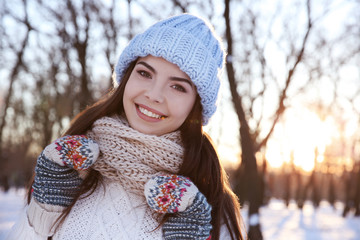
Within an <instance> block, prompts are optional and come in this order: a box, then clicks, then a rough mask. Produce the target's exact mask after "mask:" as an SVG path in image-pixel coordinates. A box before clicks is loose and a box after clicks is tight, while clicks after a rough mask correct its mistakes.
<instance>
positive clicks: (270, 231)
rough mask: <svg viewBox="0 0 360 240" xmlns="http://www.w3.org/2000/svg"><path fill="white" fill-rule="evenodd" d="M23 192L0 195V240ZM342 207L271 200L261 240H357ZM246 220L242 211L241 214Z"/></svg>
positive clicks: (358, 223) (358, 220)
mask: <svg viewBox="0 0 360 240" xmlns="http://www.w3.org/2000/svg"><path fill="white" fill-rule="evenodd" d="M25 194H26V191H25V190H24V189H20V190H15V189H10V190H9V191H8V192H7V193H4V192H0V240H3V239H5V237H6V235H7V234H8V232H9V231H10V228H11V227H12V225H13V224H14V223H15V221H16V220H17V219H18V217H19V214H20V212H21V211H22V210H23V208H24V202H25V201H24V197H25ZM342 209H343V205H342V204H341V203H337V204H336V206H335V209H334V208H332V207H331V206H330V205H329V204H328V203H327V202H321V204H320V207H319V208H317V209H314V208H313V206H312V204H311V203H310V202H306V203H305V205H304V208H303V210H302V211H301V210H299V209H298V208H297V207H296V204H295V203H294V202H291V203H290V205H289V207H288V208H286V206H285V204H284V203H283V202H282V201H281V200H276V199H272V200H271V201H270V203H269V204H268V205H267V206H265V207H262V208H261V209H260V222H261V228H262V232H263V236H264V239H265V240H340V239H341V240H359V239H360V217H354V216H353V215H352V214H349V216H347V217H346V218H343V217H342V216H341V213H342ZM242 214H243V217H244V219H245V220H246V218H247V210H246V207H245V208H244V209H243V210H242Z"/></svg>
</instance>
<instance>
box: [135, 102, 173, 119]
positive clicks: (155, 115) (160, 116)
mask: <svg viewBox="0 0 360 240" xmlns="http://www.w3.org/2000/svg"><path fill="white" fill-rule="evenodd" d="M136 107H137V108H138V109H139V111H140V112H141V113H142V114H144V115H146V116H148V117H151V118H156V119H165V118H166V116H162V115H159V114H156V113H153V112H151V111H149V110H147V109H145V108H143V107H141V106H139V105H136Z"/></svg>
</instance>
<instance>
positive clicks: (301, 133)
mask: <svg viewBox="0 0 360 240" xmlns="http://www.w3.org/2000/svg"><path fill="white" fill-rule="evenodd" d="M336 133H337V129H336V127H335V124H334V119H333V118H332V117H330V116H329V117H326V118H325V119H324V120H321V119H320V118H319V116H318V115H317V114H316V113H314V112H311V111H310V110H307V109H304V108H297V109H289V111H288V112H287V113H286V114H285V115H284V119H283V121H282V122H279V124H278V126H277V127H276V129H275V131H274V137H273V138H272V139H271V140H269V143H268V147H267V152H266V158H267V160H268V161H269V164H270V165H271V166H272V167H275V168H277V167H280V166H281V165H282V164H283V163H284V162H288V163H289V162H291V161H293V163H294V165H295V166H298V167H301V168H302V169H303V170H304V171H311V170H312V169H313V168H314V167H315V162H322V161H323V160H324V153H325V150H326V146H328V145H329V144H330V143H331V142H332V139H333V138H334V137H337V134H336Z"/></svg>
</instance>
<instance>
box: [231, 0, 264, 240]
mask: <svg viewBox="0 0 360 240" xmlns="http://www.w3.org/2000/svg"><path fill="white" fill-rule="evenodd" d="M224 18H225V22H226V40H227V45H228V61H227V64H226V70H227V75H228V80H229V84H230V91H231V96H232V101H233V104H234V108H235V111H236V113H237V116H238V119H239V122H240V130H239V131H240V142H241V152H242V158H241V159H242V162H241V164H244V166H245V172H246V174H247V176H248V177H247V184H248V188H247V189H248V201H249V226H250V227H249V233H248V236H249V238H250V239H252V240H260V239H263V237H262V233H261V230H260V222H259V207H260V203H261V200H260V199H259V198H260V188H259V187H260V181H259V176H258V171H257V164H256V158H255V154H254V143H253V140H252V138H251V134H250V128H249V125H248V123H247V120H246V116H245V111H244V108H243V106H242V100H241V97H240V96H239V94H238V92H237V84H236V80H235V72H234V67H233V64H232V62H231V57H232V35H231V26H230V0H225V11H224Z"/></svg>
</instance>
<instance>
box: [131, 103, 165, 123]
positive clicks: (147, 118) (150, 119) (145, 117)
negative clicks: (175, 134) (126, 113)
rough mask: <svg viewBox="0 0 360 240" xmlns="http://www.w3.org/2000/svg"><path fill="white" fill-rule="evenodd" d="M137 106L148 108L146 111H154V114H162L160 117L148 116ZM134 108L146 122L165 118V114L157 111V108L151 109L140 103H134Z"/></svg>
mask: <svg viewBox="0 0 360 240" xmlns="http://www.w3.org/2000/svg"><path fill="white" fill-rule="evenodd" d="M139 107H141V108H144V109H146V110H148V111H150V112H153V113H155V114H157V115H160V116H162V117H161V118H153V117H149V116H147V115H145V114H143V113H142V112H141V111H140V109H139ZM135 109H136V113H137V114H138V116H139V117H140V118H141V119H143V120H145V121H147V122H160V121H162V120H164V118H166V115H165V114H164V113H162V112H159V111H157V110H155V109H152V108H150V107H148V106H145V105H142V104H135Z"/></svg>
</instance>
